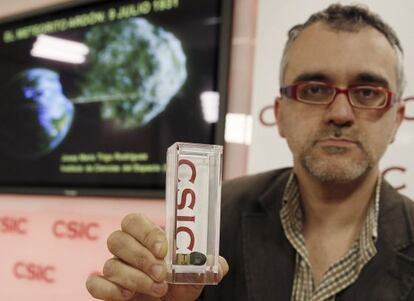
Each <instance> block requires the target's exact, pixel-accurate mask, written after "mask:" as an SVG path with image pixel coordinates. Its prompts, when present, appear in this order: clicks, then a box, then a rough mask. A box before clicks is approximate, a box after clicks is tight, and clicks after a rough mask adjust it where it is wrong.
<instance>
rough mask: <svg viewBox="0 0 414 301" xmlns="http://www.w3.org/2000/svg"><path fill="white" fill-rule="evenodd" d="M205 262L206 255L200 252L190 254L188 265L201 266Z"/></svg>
mask: <svg viewBox="0 0 414 301" xmlns="http://www.w3.org/2000/svg"><path fill="white" fill-rule="evenodd" d="M206 261H207V257H206V255H204V254H203V253H200V252H192V253H191V254H190V264H194V265H203V264H205V263H206Z"/></svg>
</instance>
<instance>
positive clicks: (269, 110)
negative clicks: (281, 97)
mask: <svg viewBox="0 0 414 301" xmlns="http://www.w3.org/2000/svg"><path fill="white" fill-rule="evenodd" d="M269 115H270V116H271V117H268V116H269ZM259 120H260V123H261V124H262V125H263V126H269V127H270V126H275V125H276V121H275V116H274V114H273V105H267V106H265V107H264V108H263V109H261V110H260V113H259Z"/></svg>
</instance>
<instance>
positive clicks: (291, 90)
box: [279, 81, 396, 110]
mask: <svg viewBox="0 0 414 301" xmlns="http://www.w3.org/2000/svg"><path fill="white" fill-rule="evenodd" d="M311 83H316V84H322V85H324V86H326V87H329V88H333V89H334V90H335V95H334V96H333V97H332V100H330V101H329V102H321V103H314V102H308V101H306V100H303V99H299V98H298V88H299V86H302V85H304V84H311ZM356 87H373V88H376V89H378V90H381V91H383V92H385V94H386V101H385V102H384V104H383V105H382V106H380V107H372V108H370V107H362V106H358V105H355V104H353V103H352V101H351V99H350V97H349V90H351V89H355V88H356ZM279 91H280V95H282V96H286V97H289V98H292V99H295V100H297V101H299V102H302V103H306V104H311V105H326V104H330V103H332V102H334V101H335V98H336V96H338V94H345V95H346V98H347V99H348V102H349V104H350V105H351V106H352V107H355V108H359V109H364V110H379V109H384V108H389V107H391V106H393V105H394V104H395V102H396V97H395V93H393V92H391V91H390V90H388V89H386V88H384V87H381V86H376V85H366V84H365V85H355V86H350V87H347V88H344V89H342V88H338V87H335V86H333V85H328V84H326V83H321V82H312V81H305V82H296V83H294V84H293V85H289V86H284V87H280V89H279Z"/></svg>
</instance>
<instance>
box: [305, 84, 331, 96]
mask: <svg viewBox="0 0 414 301" xmlns="http://www.w3.org/2000/svg"><path fill="white" fill-rule="evenodd" d="M303 92H304V93H305V94H309V95H318V94H326V93H328V88H327V87H325V86H322V85H307V86H305V87H303Z"/></svg>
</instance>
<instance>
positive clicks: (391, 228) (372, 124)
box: [87, 4, 414, 301]
mask: <svg viewBox="0 0 414 301" xmlns="http://www.w3.org/2000/svg"><path fill="white" fill-rule="evenodd" d="M401 58H402V48H401V45H400V42H399V40H398V38H397V37H396V35H395V33H394V32H393V30H392V29H391V28H390V27H389V26H388V25H386V24H385V23H384V22H383V21H382V20H381V19H380V18H379V17H378V16H376V15H373V14H372V13H371V12H369V11H367V10H366V9H364V8H361V7H356V6H341V5H338V4H337V5H332V6H330V7H328V8H327V9H326V10H324V11H322V12H319V13H316V14H314V15H313V16H311V17H310V19H309V20H308V21H307V22H306V23H304V24H301V25H297V26H295V27H294V28H292V30H291V31H290V32H289V40H288V42H287V45H286V48H285V52H284V55H283V59H282V65H281V76H280V83H281V87H282V88H281V90H280V92H281V96H280V97H278V98H277V99H276V102H275V115H276V118H277V123H278V130H279V134H280V135H281V136H282V137H284V138H286V140H287V143H288V145H289V148H290V150H291V152H292V155H293V162H294V166H293V169H283V170H276V171H271V172H267V173H263V174H259V175H255V176H249V177H244V178H241V179H237V180H234V181H231V182H229V183H227V184H226V185H225V186H224V188H223V195H222V197H223V208H222V226H221V227H222V233H221V254H222V255H223V256H224V258H226V259H227V260H228V263H229V264H227V262H226V261H225V259H224V258H220V260H221V262H220V265H221V269H220V277H224V275H225V274H226V273H227V272H228V269H229V268H228V266H230V272H229V273H228V275H227V276H225V277H224V278H223V280H222V281H221V283H220V284H219V285H218V286H216V287H205V288H204V289H203V287H201V286H182V285H181V286H180V285H167V284H165V283H164V282H163V281H164V279H165V276H166V269H165V264H164V263H163V260H162V259H163V257H164V256H165V254H166V251H167V250H166V248H167V243H166V239H165V235H164V234H163V232H162V231H161V230H160V229H159V228H158V227H157V226H155V225H154V224H152V223H151V222H150V221H149V220H147V219H146V218H145V217H143V216H141V215H134V214H132V215H129V216H127V217H126V218H125V219H124V220H123V222H122V230H121V231H117V232H114V233H113V234H112V235H111V236H110V237H109V239H108V248H109V250H110V251H111V252H112V253H113V254H114V255H115V257H114V258H113V259H110V260H108V261H107V262H106V263H105V266H104V268H103V276H95V277H91V278H90V279H89V280H88V282H87V287H88V289H89V291H90V292H91V294H92V295H93V296H94V297H96V298H100V299H104V300H134V301H138V300H169V301H171V300H177V301H178V300H179V301H186V300H196V299H197V298H201V299H202V300H293V301H305V300H306V301H308V300H311V301H313V300H315V301H316V300H318V301H321V300H325V301H331V300H337V301H344V300H347V301H348V300H352V301H356V300H357V301H358V300H375V301H386V300H414V203H412V201H410V200H409V199H407V198H406V197H404V196H402V195H400V194H398V193H397V192H396V191H395V190H394V189H393V188H392V187H391V186H390V185H389V184H388V183H387V182H386V181H385V180H382V179H381V176H380V172H379V167H378V164H379V160H380V158H381V157H382V155H383V154H384V152H385V150H386V148H387V146H388V144H390V143H392V142H393V140H394V138H395V135H396V133H397V130H398V128H399V126H400V124H401V122H402V120H403V117H404V104H403V103H402V101H401V100H400V99H401V95H402V91H403V86H404V75H403V66H402V60H401ZM268 155H269V156H270V155H277V154H268Z"/></svg>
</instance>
